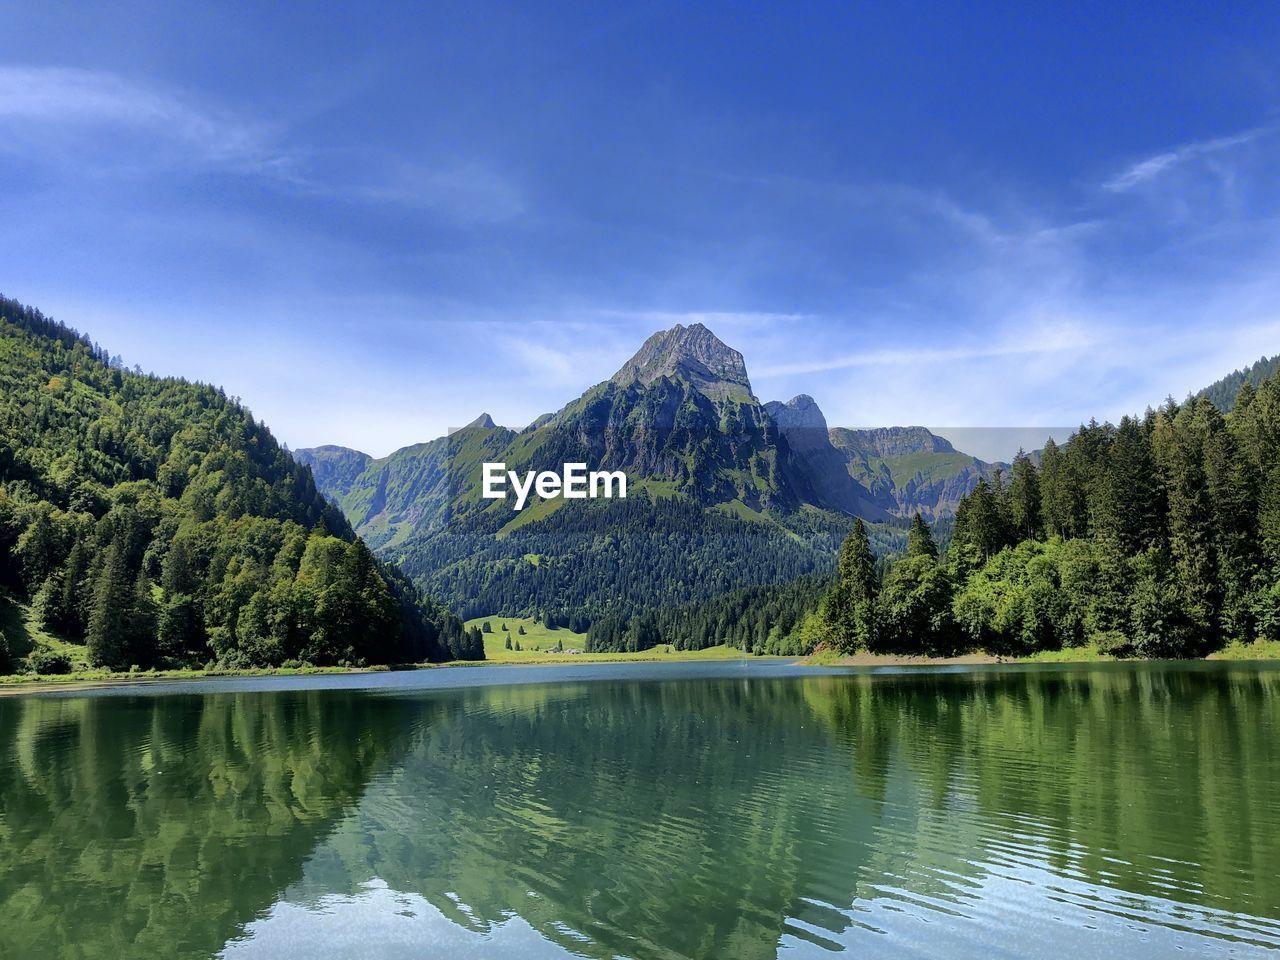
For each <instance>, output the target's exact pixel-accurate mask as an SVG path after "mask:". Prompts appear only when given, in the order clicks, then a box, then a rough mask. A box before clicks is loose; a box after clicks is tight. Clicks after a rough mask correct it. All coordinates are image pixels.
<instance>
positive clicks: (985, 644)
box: [812, 376, 1280, 657]
mask: <svg viewBox="0 0 1280 960" xmlns="http://www.w3.org/2000/svg"><path fill="white" fill-rule="evenodd" d="M812 616H813V617H814V618H815V621H816V624H817V625H818V626H819V627H820V630H821V632H822V633H823V634H824V635H825V636H826V637H828V638H829V642H830V644H831V645H832V646H834V647H836V648H837V649H839V650H841V651H845V652H852V651H854V650H862V649H866V650H872V651H885V652H924V653H954V652H957V651H961V650H970V649H980V650H986V651H990V652H993V653H998V654H1009V655H1020V654H1028V653H1032V652H1035V651H1038V650H1050V649H1058V648H1062V647H1070V646H1079V645H1082V644H1091V645H1093V646H1095V647H1097V648H1098V649H1100V650H1102V651H1104V652H1109V653H1114V654H1119V655H1129V656H1143V657H1195V656H1203V655H1204V654H1206V653H1209V652H1211V651H1213V650H1215V649H1218V648H1220V647H1222V646H1223V645H1225V644H1226V643H1229V642H1232V641H1239V642H1245V643H1247V642H1251V641H1254V640H1258V639H1263V640H1277V639H1280V377H1275V376H1272V377H1269V378H1267V379H1265V380H1263V381H1262V382H1261V384H1260V386H1259V387H1258V388H1257V389H1255V388H1254V387H1253V385H1252V383H1250V382H1248V381H1247V380H1246V381H1244V382H1243V383H1242V384H1241V386H1240V389H1239V392H1238V395H1237V396H1236V397H1235V402H1234V407H1233V410H1232V412H1231V413H1229V414H1227V415H1224V414H1222V413H1221V412H1220V411H1219V409H1218V407H1217V406H1216V405H1215V404H1214V403H1213V402H1212V401H1211V400H1209V399H1208V398H1206V397H1203V396H1201V397H1192V398H1189V399H1188V400H1187V401H1185V402H1183V403H1177V402H1175V401H1173V400H1172V399H1170V400H1168V401H1166V402H1165V404H1164V405H1162V406H1161V407H1160V408H1159V409H1157V410H1148V411H1147V413H1146V414H1145V415H1144V416H1142V417H1125V418H1123V419H1122V420H1121V421H1120V423H1119V424H1118V425H1112V424H1109V423H1103V424H1099V423H1097V422H1090V423H1089V424H1087V425H1085V426H1082V427H1081V428H1080V429H1079V430H1078V431H1076V432H1075V433H1074V434H1073V435H1072V436H1071V438H1070V439H1069V440H1068V441H1067V443H1066V444H1065V445H1063V446H1058V445H1057V444H1055V443H1054V442H1053V441H1052V440H1050V441H1049V442H1048V443H1047V444H1046V445H1045V448H1044V450H1043V451H1042V452H1041V453H1040V454H1039V456H1038V457H1037V458H1034V459H1033V458H1032V457H1031V456H1028V455H1026V454H1025V453H1020V454H1019V455H1018V457H1017V458H1015V460H1014V462H1013V464H1012V466H1011V469H1010V471H1009V476H1008V478H1007V480H1006V478H1005V477H1004V476H1003V475H999V474H998V475H997V476H996V477H995V478H994V480H993V482H991V483H987V482H986V481H982V482H980V483H979V484H978V485H977V486H976V487H975V489H974V490H973V491H972V492H971V493H969V494H968V495H967V496H966V497H965V498H964V499H963V500H962V501H961V503H960V505H959V507H958V509H957V513H956V517H955V526H954V532H953V536H952V540H951V543H950V546H949V547H948V549H947V551H946V552H945V554H944V555H942V556H939V555H938V551H937V549H936V547H935V546H934V544H933V542H932V538H931V537H930V534H929V530H928V528H927V526H926V525H925V524H924V523H923V521H921V520H920V518H919V517H917V518H916V520H915V523H914V524H913V527H912V531H911V536H910V538H909V543H908V548H907V551H906V554H905V556H903V557H902V558H901V559H899V560H897V562H895V563H893V564H892V565H891V566H889V568H888V569H887V571H885V572H883V574H881V573H880V571H878V570H877V569H876V564H875V562H874V560H873V558H872V555H871V550H870V545H869V542H868V539H867V536H866V530H865V528H863V527H862V525H861V524H858V525H856V526H855V528H854V530H853V532H852V533H851V534H850V536H849V538H848V539H847V540H846V541H845V543H844V545H843V546H842V548H841V557H840V563H839V573H838V577H837V580H836V583H835V584H834V585H833V586H832V588H831V590H830V591H829V592H828V593H827V594H826V595H825V597H824V599H823V601H822V603H821V605H820V607H819V609H817V610H816V611H814V613H813V615H812Z"/></svg>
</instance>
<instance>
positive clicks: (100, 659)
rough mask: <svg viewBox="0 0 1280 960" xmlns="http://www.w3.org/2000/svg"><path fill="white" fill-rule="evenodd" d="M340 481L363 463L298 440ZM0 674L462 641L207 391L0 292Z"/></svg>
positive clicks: (466, 649) (416, 651)
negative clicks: (122, 355)
mask: <svg viewBox="0 0 1280 960" xmlns="http://www.w3.org/2000/svg"><path fill="white" fill-rule="evenodd" d="M321 460H324V461H325V465H326V466H327V467H329V468H331V469H329V471H328V472H325V471H323V470H322V471H321V472H322V473H323V474H324V479H325V482H326V483H345V482H350V480H351V479H352V478H353V477H354V476H357V475H358V474H359V473H360V472H361V471H362V470H363V468H364V464H363V461H361V459H360V458H359V457H358V456H355V457H353V456H351V455H350V453H349V452H347V451H342V450H339V449H337V448H333V449H330V450H329V451H326V452H322V453H316V452H313V459H312V462H314V463H319V462H320V461H321ZM0 629H2V630H3V636H2V638H0V673H3V672H9V671H11V670H13V669H15V668H20V667H22V666H24V665H25V666H28V667H34V668H37V669H44V668H48V669H50V670H60V669H61V670H65V669H66V668H67V667H68V665H69V664H80V665H93V666H106V667H110V668H113V669H128V668H129V667H130V666H132V665H138V666H141V667H150V666H165V667H177V666H198V665H200V664H204V663H206V662H209V661H216V662H218V663H220V664H222V665H225V666H273V665H279V664H282V663H285V662H290V661H293V662H299V663H301V662H307V663H317V664H337V663H344V662H345V663H368V662H373V663H388V662H403V661H409V660H414V661H418V660H426V659H434V660H441V659H449V658H450V657H452V656H471V655H474V653H475V649H474V648H475V643H474V642H473V640H478V639H479V638H468V637H465V636H464V635H463V631H462V626H461V623H460V621H458V619H457V618H456V617H454V616H452V615H451V614H449V613H447V612H445V611H444V610H442V609H440V608H439V607H437V606H436V605H435V604H433V603H431V602H430V601H428V600H426V599H425V598H424V597H423V596H421V595H420V594H419V592H418V590H417V588H416V587H414V586H413V585H412V584H410V583H409V582H408V581H407V580H406V579H405V578H404V576H403V575H402V574H400V573H399V572H398V571H396V570H395V569H393V568H391V567H388V566H386V565H385V564H383V563H381V562H379V561H378V560H376V559H375V558H374V556H373V555H372V553H371V552H370V551H369V549H368V548H367V547H366V546H365V544H364V543H363V542H362V541H361V540H359V539H358V538H357V537H356V536H355V534H354V532H353V531H352V528H351V526H350V524H349V523H348V522H347V521H346V519H344V517H343V516H342V515H341V513H339V512H338V511H337V510H335V509H334V508H333V507H332V506H331V505H330V504H329V503H328V502H327V501H326V500H325V498H324V497H323V496H322V495H321V494H320V492H319V491H318V490H317V488H316V484H315V482H314V481H313V474H312V471H311V470H309V469H307V468H306V467H305V466H302V465H301V464H299V463H298V462H297V461H296V460H295V459H294V458H293V457H292V456H291V455H290V454H289V453H288V451H286V450H285V449H284V448H283V447H281V446H280V444H278V443H277V442H276V440H275V438H274V437H273V436H272V435H271V433H270V432H269V431H268V430H267V428H266V427H265V426H263V425H262V424H260V423H258V422H257V421H255V420H254V418H253V416H252V415H251V414H250V412H249V411H248V410H246V409H245V408H244V407H242V406H241V405H240V404H239V403H237V402H236V401H234V400H231V399H229V398H228V397H227V396H226V394H225V393H223V392H222V391H221V390H219V389H216V388H213V387H209V386H205V385H201V384H193V383H188V382H187V381H185V380H179V379H175V378H163V379H162V378H159V377H153V376H144V375H142V374H140V373H131V372H129V371H126V370H123V369H120V368H119V367H118V366H113V365H111V364H110V363H109V362H108V357H107V354H106V352H105V351H103V350H102V349H101V348H99V347H97V346H95V345H94V344H93V343H92V342H91V341H89V340H88V339H87V338H86V337H83V336H81V335H79V334H78V333H76V332H75V331H74V330H71V329H69V328H67V327H65V326H62V325H61V324H58V323H55V322H53V321H52V320H49V319H48V318H46V317H44V316H43V315H42V314H41V313H40V312H39V311H37V310H34V309H32V308H29V307H25V306H23V305H22V304H20V303H17V302H16V301H13V300H6V299H0Z"/></svg>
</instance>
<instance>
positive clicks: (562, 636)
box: [467, 617, 745, 663]
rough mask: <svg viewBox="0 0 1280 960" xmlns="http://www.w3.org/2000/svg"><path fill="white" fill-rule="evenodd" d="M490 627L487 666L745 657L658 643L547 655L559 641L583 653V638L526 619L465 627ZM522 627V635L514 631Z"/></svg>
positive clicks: (492, 620)
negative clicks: (517, 645) (621, 650)
mask: <svg viewBox="0 0 1280 960" xmlns="http://www.w3.org/2000/svg"><path fill="white" fill-rule="evenodd" d="M486 620H487V621H489V623H491V624H492V625H493V632H492V633H486V634H485V635H484V655H485V661H486V662H487V663H580V662H582V661H587V662H591V663H611V662H627V661H632V660H642V661H652V660H737V659H742V658H744V657H745V654H743V653H742V651H741V650H737V649H735V648H733V647H725V646H719V647H708V648H707V649H705V650H676V649H675V648H674V647H672V646H670V645H669V644H660V645H659V646H657V647H654V648H653V649H651V650H642V651H640V652H639V653H579V654H572V653H551V652H550V651H551V649H552V648H553V647H555V646H557V645H558V644H560V643H561V642H563V644H564V648H565V649H566V650H571V649H577V650H585V649H586V647H587V635H586V634H585V633H574V632H573V631H572V630H568V629H564V628H561V629H558V630H551V629H548V628H547V627H545V626H543V625H542V623H541V622H539V621H537V620H532V619H530V618H528V617H476V618H475V619H474V620H468V621H467V626H468V627H480V628H481V629H483V628H484V624H485V621H486ZM504 623H505V624H506V625H507V629H508V631H509V632H508V633H504V632H503V631H502V624H504ZM522 626H523V627H524V629H525V635H524V636H523V637H522V636H520V635H519V633H518V630H519V628H520V627H522ZM507 637H510V638H511V642H512V643H513V644H514V643H515V642H516V641H517V640H519V641H520V646H521V647H522V648H523V649H521V650H518V651H517V650H508V649H507V648H506V639H507Z"/></svg>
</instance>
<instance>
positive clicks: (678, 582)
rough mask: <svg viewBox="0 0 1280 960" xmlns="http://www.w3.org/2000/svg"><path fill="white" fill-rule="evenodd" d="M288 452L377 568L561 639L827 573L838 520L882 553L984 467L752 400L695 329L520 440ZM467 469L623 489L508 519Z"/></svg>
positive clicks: (894, 431) (462, 609)
mask: <svg viewBox="0 0 1280 960" xmlns="http://www.w3.org/2000/svg"><path fill="white" fill-rule="evenodd" d="M837 435H838V436H839V438H840V439H841V441H842V446H840V447H837V446H836V445H834V444H833V442H832V437H833V436H837ZM298 456H299V458H300V459H302V460H303V462H306V463H309V464H311V466H312V468H313V470H314V472H315V477H316V480H317V483H318V484H319V486H320V489H321V490H322V491H323V492H324V493H325V494H326V495H327V496H329V497H331V498H332V499H333V500H334V502H335V503H337V504H338V505H339V506H340V507H341V508H342V510H343V512H344V514H345V515H346V517H347V518H348V519H349V520H350V521H351V523H352V524H353V525H354V526H355V529H356V531H357V532H358V533H359V534H360V535H361V536H363V537H365V538H366V539H367V540H368V542H369V543H370V545H371V546H372V547H373V548H374V549H375V550H377V551H378V554H379V556H381V557H383V558H385V559H387V560H390V561H392V562H394V563H395V564H396V565H397V566H398V567H399V568H400V569H402V570H403V571H404V572H405V573H407V574H408V575H409V576H411V577H413V578H414V580H415V582H416V583H418V584H419V585H420V586H421V587H423V589H425V590H427V591H428V592H429V593H430V594H431V595H432V596H434V597H437V598H438V599H439V600H440V601H441V602H443V603H447V604H449V606H450V608H451V609H453V610H455V611H457V612H458V613H460V614H461V615H462V616H463V617H464V618H467V619H470V618H474V617H477V616H484V615H493V614H504V615H507V616H517V615H520V616H534V617H538V618H540V619H546V618H548V617H550V618H551V619H552V620H553V621H555V622H564V623H565V624H566V625H567V624H569V623H574V624H577V625H578V628H579V629H585V627H584V625H585V624H587V623H593V622H596V621H599V620H602V619H604V618H608V619H609V621H610V623H611V624H614V625H616V624H619V623H625V624H630V623H631V620H632V618H633V617H636V616H638V615H640V614H644V613H646V612H648V611H660V610H671V609H675V608H677V607H682V606H684V605H686V604H689V603H695V602H698V601H701V600H705V599H709V598H712V597H716V596H719V595H721V594H724V593H727V592H730V591H734V590H738V589H741V588H746V587H759V586H766V585H769V584H778V583H785V582H788V581H790V580H792V579H794V578H796V577H799V576H803V575H806V574H810V573H829V572H830V571H832V570H833V569H834V565H835V556H836V551H837V549H838V547H839V544H840V542H841V540H843V538H844V536H845V534H846V533H847V532H848V530H849V527H850V525H851V523H852V520H853V516H855V515H856V516H863V517H866V518H867V519H869V520H873V521H875V522H874V524H873V526H872V527H871V528H870V529H871V536H872V537H873V538H875V539H876V541H877V544H878V546H880V547H881V548H883V549H884V550H895V549H897V550H900V549H901V548H902V545H903V543H904V537H905V530H906V524H907V522H908V520H907V519H906V517H908V516H909V514H905V515H903V511H902V506H903V504H904V503H910V504H914V503H924V504H925V505H926V506H925V509H926V512H927V513H929V514H930V515H931V516H932V515H936V516H941V517H942V518H943V520H944V522H946V521H947V520H949V516H950V512H951V510H952V509H953V507H954V504H955V503H956V502H957V501H958V499H959V497H960V496H961V495H962V494H963V493H964V492H965V491H966V490H968V489H971V488H972V486H973V484H974V483H976V482H977V479H978V478H979V477H980V476H983V475H986V474H985V472H984V471H986V470H987V468H988V465H986V464H982V463H981V462H980V461H976V460H974V459H973V458H972V457H966V456H964V455H963V454H959V453H957V452H956V451H955V450H953V449H952V448H951V446H950V444H948V443H946V441H945V440H942V439H941V438H939V437H935V436H933V435H932V434H930V433H929V432H928V431H927V430H924V429H923V428H910V429H905V430H904V429H899V428H891V429H888V430H881V431H848V430H845V431H828V429H827V425H826V421H825V418H824V417H823V415H822V412H821V410H820V409H819V408H818V406H817V404H816V403H815V402H814V401H813V399H812V398H810V397H808V396H800V397H796V398H794V399H793V400H791V401H790V402H788V403H786V404H781V403H769V404H762V403H761V402H760V401H759V400H758V399H757V398H756V397H755V395H754V393H753V392H752V388H751V382H750V379H749V378H748V376H747V370H746V365H745V363H744V361H743V358H742V355H741V354H740V353H738V351H736V350H733V349H732V348H730V347H729V346H727V345H726V344H724V343H723V342H721V341H720V340H719V339H718V338H717V337H716V336H715V334H714V333H712V332H711V331H710V330H708V329H707V328H706V327H704V326H702V325H701V324H692V325H690V326H687V327H686V326H682V325H679V324H677V325H676V326H675V327H673V328H671V329H670V330H665V331H659V332H658V333H655V334H654V335H653V336H651V337H649V338H648V339H647V340H646V341H645V343H644V344H643V345H642V346H641V347H640V349H639V351H638V352H637V353H636V354H635V355H634V356H633V357H632V358H631V359H630V360H628V361H627V362H626V363H624V364H623V365H622V367H621V368H620V369H619V370H618V371H617V373H615V374H614V376H613V377H611V378H610V379H609V380H607V381H604V382H603V383H599V384H597V385H596V386H594V387H591V388H590V389H588V390H587V391H586V392H585V393H583V394H582V395H581V396H580V397H578V398H577V399H576V400H573V401H571V402H569V403H568V404H566V405H565V406H564V407H562V408H561V409H560V410H559V411H557V412H555V413H553V414H547V415H545V416H543V417H539V418H538V419H537V420H536V421H535V422H534V423H532V424H530V425H529V426H527V427H525V428H524V429H522V430H518V431H517V430H511V429H508V428H505V427H499V426H495V425H494V423H493V421H492V420H491V419H489V418H488V417H487V416H482V417H480V418H478V419H477V420H476V421H474V422H473V423H471V424H468V425H467V426H466V427H464V428H462V429H460V430H456V431H454V432H452V433H451V434H450V435H449V436H447V437H440V438H437V439H435V440H432V441H429V442H427V443H421V444H415V445H413V446H409V447H405V448H403V449H400V450H397V451H395V452H394V453H392V454H391V455H390V456H388V457H385V458H381V459H374V458H372V457H369V456H367V455H365V454H363V453H360V452H358V451H355V450H349V449H345V448H342V447H333V446H327V447H317V448H315V449H311V450H301V451H299V452H298ZM485 462H502V463H505V464H506V465H507V469H509V470H515V471H517V472H521V473H522V472H524V471H528V470H553V471H554V470H559V469H561V467H562V465H563V464H564V463H568V462H581V463H587V464H590V465H591V469H593V470H594V469H602V470H622V471H625V472H626V474H627V476H628V478H629V484H630V488H629V489H630V494H629V498H628V500H627V501H626V502H608V501H600V502H596V501H592V502H576V503H575V502H571V501H566V500H564V499H552V500H547V501H541V500H535V501H533V502H532V503H531V504H530V505H529V506H527V507H525V509H524V510H523V511H522V512H519V513H515V512H513V511H512V508H511V504H510V503H509V502H507V501H502V500H486V499H482V498H481V496H480V478H481V465H482V464H483V463H485ZM610 630H611V631H612V632H611V635H612V633H616V631H613V630H612V628H610ZM601 642H602V643H603V642H605V641H601ZM607 642H608V643H609V644H611V645H621V646H626V645H628V644H633V643H634V642H635V641H634V640H633V639H621V638H618V637H615V638H614V639H611V640H609V641H607Z"/></svg>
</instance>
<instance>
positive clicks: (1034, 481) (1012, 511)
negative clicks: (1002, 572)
mask: <svg viewBox="0 0 1280 960" xmlns="http://www.w3.org/2000/svg"><path fill="white" fill-rule="evenodd" d="M1010 472H1011V475H1012V476H1011V479H1010V481H1009V497H1008V500H1009V521H1010V525H1011V526H1012V528H1013V536H1014V539H1016V540H1029V539H1031V538H1033V537H1035V536H1036V535H1037V534H1039V532H1040V529H1041V525H1042V523H1043V520H1042V517H1041V511H1040V479H1039V477H1038V476H1037V475H1036V467H1035V464H1034V463H1032V462H1031V458H1030V457H1029V456H1027V454H1026V452H1025V451H1023V450H1019V451H1018V455H1017V456H1016V457H1014V458H1013V465H1012V468H1011V471H1010Z"/></svg>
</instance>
